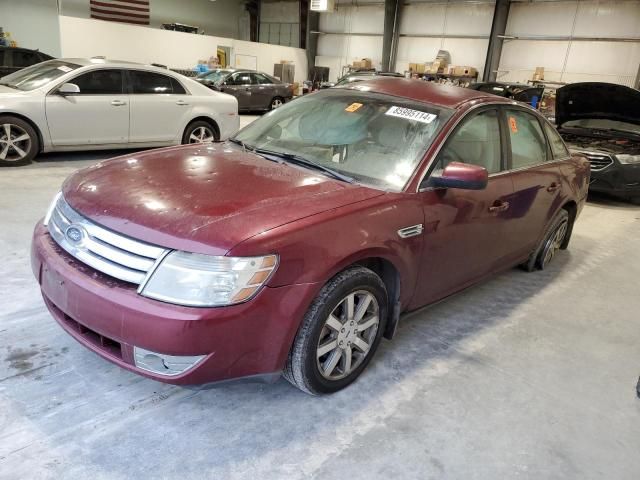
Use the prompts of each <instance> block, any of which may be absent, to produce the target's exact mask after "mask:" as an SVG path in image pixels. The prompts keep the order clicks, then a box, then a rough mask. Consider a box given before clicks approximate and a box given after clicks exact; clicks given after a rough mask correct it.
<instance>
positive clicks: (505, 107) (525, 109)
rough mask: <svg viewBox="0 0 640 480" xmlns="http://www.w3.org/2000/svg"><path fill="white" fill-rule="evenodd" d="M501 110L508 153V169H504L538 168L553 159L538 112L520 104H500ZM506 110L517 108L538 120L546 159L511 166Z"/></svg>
mask: <svg viewBox="0 0 640 480" xmlns="http://www.w3.org/2000/svg"><path fill="white" fill-rule="evenodd" d="M501 110H502V120H503V123H504V128H505V132H506V138H505V140H506V141H507V147H508V148H507V155H508V158H507V160H508V169H507V170H506V171H508V172H518V171H521V170H527V169H529V168H538V167H540V166H542V165H547V164H549V163H550V162H553V161H555V159H554V157H553V152H552V151H551V145H550V144H549V139H548V138H547V133H546V132H545V131H544V125H543V124H542V122H541V120H540V117H539V114H538V113H537V112H536V111H535V110H533V109H532V108H530V107H523V106H521V105H514V104H511V105H501ZM507 110H519V111H521V112H523V113H524V114H525V115H526V114H529V115H531V116H533V117H534V118H535V119H536V121H537V122H538V125H539V126H540V130H541V131H542V137H543V139H544V142H545V154H546V160H545V161H544V162H542V163H532V164H531V165H524V166H522V167H514V166H513V155H512V149H511V135H510V134H509V119H508V118H507V117H508V115H507Z"/></svg>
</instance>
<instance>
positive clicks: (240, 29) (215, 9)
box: [39, 0, 249, 39]
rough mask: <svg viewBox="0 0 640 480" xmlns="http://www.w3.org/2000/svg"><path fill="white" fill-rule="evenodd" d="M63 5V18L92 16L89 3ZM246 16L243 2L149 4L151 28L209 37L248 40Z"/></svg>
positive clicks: (75, 0) (162, 0) (154, 0)
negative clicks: (186, 28)
mask: <svg viewBox="0 0 640 480" xmlns="http://www.w3.org/2000/svg"><path fill="white" fill-rule="evenodd" d="M39 3H40V2H39ZM53 3H55V0H54V2H53ZM60 5H61V10H62V11H61V14H62V15H65V16H68V17H79V18H89V17H90V9H89V0H60ZM245 17H246V18H248V12H245V11H244V2H243V1H240V0H216V1H215V2H212V1H210V0H150V1H149V26H151V27H156V28H160V26H161V25H162V24H163V23H183V24H186V25H193V26H194V27H199V28H200V29H201V30H204V32H205V34H207V35H219V36H221V37H231V38H241V39H248V38H249V37H248V28H247V22H246V21H245V20H246V18H245Z"/></svg>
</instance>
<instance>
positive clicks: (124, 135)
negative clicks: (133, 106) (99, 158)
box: [45, 69, 129, 146]
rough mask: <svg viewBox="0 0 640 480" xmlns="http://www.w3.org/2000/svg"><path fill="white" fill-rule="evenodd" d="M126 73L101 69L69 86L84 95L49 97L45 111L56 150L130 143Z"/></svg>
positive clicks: (79, 77) (83, 75) (70, 81)
mask: <svg viewBox="0 0 640 480" xmlns="http://www.w3.org/2000/svg"><path fill="white" fill-rule="evenodd" d="M123 77H124V75H123V72H122V70H117V69H98V70H92V71H90V72H87V73H84V74H81V75H79V76H77V77H75V78H73V79H71V80H69V81H68V83H73V84H75V85H77V86H78V87H79V88H80V93H77V94H73V95H65V96H62V95H60V94H58V93H57V92H56V91H53V92H51V93H49V95H47V97H46V100H45V109H46V115H47V125H48V126H49V133H50V135H51V141H52V143H53V144H54V145H55V146H73V145H111V144H116V145H117V144H123V143H127V142H128V141H129V95H127V94H125V93H124V86H123V85H124V81H123Z"/></svg>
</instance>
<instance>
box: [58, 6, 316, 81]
mask: <svg viewBox="0 0 640 480" xmlns="http://www.w3.org/2000/svg"><path fill="white" fill-rule="evenodd" d="M60 39H61V49H62V56H63V57H93V56H97V55H104V56H106V57H107V58H113V59H118V60H127V61H133V62H140V63H161V64H163V65H167V66H169V67H170V68H185V69H188V68H192V67H193V66H195V65H196V63H197V61H198V59H201V58H209V57H210V56H212V55H215V54H216V49H217V47H219V46H220V47H222V46H226V47H230V48H231V62H232V65H233V64H235V55H236V54H241V55H252V56H255V57H257V67H258V70H262V71H264V72H267V73H270V74H273V64H274V63H279V62H280V60H288V61H291V62H293V63H294V64H295V79H296V81H299V82H301V81H302V80H305V79H306V73H307V57H306V53H305V51H304V50H302V49H300V48H291V47H282V46H279V45H267V44H263V43H252V42H245V41H242V40H234V39H231V38H224V37H213V36H209V35H193V34H190V33H181V32H172V31H168V30H160V29H157V28H149V27H144V26H137V25H128V24H123V23H116V22H106V21H102V20H91V19H85V18H78V17H66V16H60Z"/></svg>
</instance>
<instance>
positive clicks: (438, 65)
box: [426, 60, 447, 73]
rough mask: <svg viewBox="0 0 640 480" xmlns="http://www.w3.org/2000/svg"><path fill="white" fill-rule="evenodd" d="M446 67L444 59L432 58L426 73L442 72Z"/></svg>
mask: <svg viewBox="0 0 640 480" xmlns="http://www.w3.org/2000/svg"><path fill="white" fill-rule="evenodd" d="M446 69H447V64H446V62H445V61H444V60H434V61H433V63H432V64H431V66H430V67H429V68H428V69H427V72H426V73H444V72H445V71H446Z"/></svg>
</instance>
